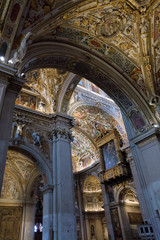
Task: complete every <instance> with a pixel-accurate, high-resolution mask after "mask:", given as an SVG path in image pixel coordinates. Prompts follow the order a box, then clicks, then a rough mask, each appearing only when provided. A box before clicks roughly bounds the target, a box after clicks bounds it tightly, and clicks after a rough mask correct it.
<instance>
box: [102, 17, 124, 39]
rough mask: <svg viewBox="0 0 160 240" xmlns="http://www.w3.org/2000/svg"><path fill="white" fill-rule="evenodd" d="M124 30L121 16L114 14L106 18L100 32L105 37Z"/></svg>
mask: <svg viewBox="0 0 160 240" xmlns="http://www.w3.org/2000/svg"><path fill="white" fill-rule="evenodd" d="M121 30H122V21H121V19H120V18H119V17H117V16H115V15H112V16H109V17H107V18H105V19H104V22H103V24H102V25H101V27H100V33H101V34H102V36H103V37H106V38H108V37H113V36H115V35H117V34H118V33H119V32H120V31H121Z"/></svg>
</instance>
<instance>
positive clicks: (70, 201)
mask: <svg viewBox="0 0 160 240" xmlns="http://www.w3.org/2000/svg"><path fill="white" fill-rule="evenodd" d="M73 126H74V124H73V118H72V117H69V116H67V115H64V114H58V113H57V114H55V115H54V130H53V184H54V192H53V204H54V205H53V216H54V219H53V228H54V240H68V239H70V240H72V239H73V240H76V239H77V233H76V216H75V200H74V188H73V171H72V158H71V140H72V137H71V132H70V129H71V128H72V127H73Z"/></svg>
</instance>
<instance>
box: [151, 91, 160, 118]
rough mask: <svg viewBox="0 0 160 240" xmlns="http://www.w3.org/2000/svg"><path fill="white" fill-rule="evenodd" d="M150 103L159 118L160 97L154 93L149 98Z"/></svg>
mask: <svg viewBox="0 0 160 240" xmlns="http://www.w3.org/2000/svg"><path fill="white" fill-rule="evenodd" d="M150 105H152V106H154V108H155V111H156V116H157V117H158V118H159V119H160V97H159V96H157V95H155V96H153V97H152V98H151V100H150Z"/></svg>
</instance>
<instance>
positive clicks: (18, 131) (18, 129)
mask: <svg viewBox="0 0 160 240" xmlns="http://www.w3.org/2000/svg"><path fill="white" fill-rule="evenodd" d="M24 126H25V124H22V123H21V122H20V121H18V122H16V131H15V135H14V143H15V144H18V142H19V140H20V139H21V138H22V135H23V127H24Z"/></svg>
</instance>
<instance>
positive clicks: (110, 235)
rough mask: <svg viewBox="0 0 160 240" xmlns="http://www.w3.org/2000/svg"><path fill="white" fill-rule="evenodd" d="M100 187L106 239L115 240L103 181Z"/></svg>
mask: <svg viewBox="0 0 160 240" xmlns="http://www.w3.org/2000/svg"><path fill="white" fill-rule="evenodd" d="M101 188H102V195H103V202H104V211H105V218H106V225H107V230H108V240H115V237H114V231H113V225H112V218H111V213H110V205H109V196H108V193H107V191H106V186H105V183H102V184H101Z"/></svg>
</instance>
